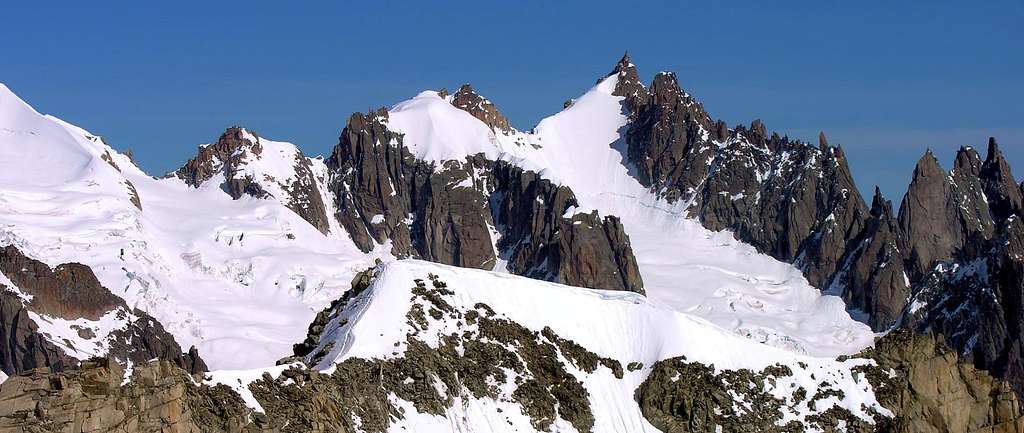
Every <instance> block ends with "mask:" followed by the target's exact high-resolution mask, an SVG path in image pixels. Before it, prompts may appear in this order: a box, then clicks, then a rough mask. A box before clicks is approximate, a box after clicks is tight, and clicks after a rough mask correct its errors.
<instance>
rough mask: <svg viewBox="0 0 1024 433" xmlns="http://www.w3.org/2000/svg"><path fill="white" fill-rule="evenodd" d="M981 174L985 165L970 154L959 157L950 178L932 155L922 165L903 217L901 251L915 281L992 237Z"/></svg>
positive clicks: (967, 151) (964, 152)
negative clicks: (940, 262) (915, 277)
mask: <svg viewBox="0 0 1024 433" xmlns="http://www.w3.org/2000/svg"><path fill="white" fill-rule="evenodd" d="M980 170H981V159H980V158H979V157H978V153H977V152H975V151H974V150H973V149H971V148H961V149H960V151H958V152H957V156H956V161H955V163H954V166H953V170H952V171H951V172H950V173H946V172H945V171H944V170H942V167H941V166H940V165H939V162H938V160H936V159H935V156H934V155H933V154H932V153H931V152H930V151H929V152H927V153H925V155H924V156H923V157H921V159H920V160H919V161H918V163H917V167H915V168H914V176H913V178H912V180H911V182H910V187H909V188H908V190H907V195H906V196H905V197H904V198H903V203H902V205H900V213H899V221H900V228H901V230H902V232H903V234H904V240H903V246H902V249H903V250H904V251H905V252H906V254H907V256H908V261H909V264H910V271H911V273H912V275H922V274H924V273H927V272H928V271H929V270H931V268H932V265H933V264H934V263H935V261H937V260H948V259H951V258H952V257H953V255H954V253H956V252H958V251H961V250H963V249H964V248H970V247H972V246H974V245H977V244H978V243H979V242H983V241H984V240H985V239H987V238H989V237H991V235H992V231H993V229H994V223H993V221H992V218H991V216H990V215H989V209H988V206H987V204H986V200H985V195H984V192H983V190H982V186H981V181H980V179H979V177H978V174H979V172H980ZM940 227H941V228H942V229H938V228H940Z"/></svg>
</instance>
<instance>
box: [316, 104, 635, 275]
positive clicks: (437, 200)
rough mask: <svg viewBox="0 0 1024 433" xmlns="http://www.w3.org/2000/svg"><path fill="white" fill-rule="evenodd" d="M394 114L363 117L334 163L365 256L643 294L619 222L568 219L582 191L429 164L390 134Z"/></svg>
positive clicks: (354, 121)
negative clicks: (380, 254)
mask: <svg viewBox="0 0 1024 433" xmlns="http://www.w3.org/2000/svg"><path fill="white" fill-rule="evenodd" d="M387 118H388V113H387V111H386V110H383V109H381V110H378V111H376V112H371V113H366V114H362V113H356V114H353V115H352V117H351V118H350V119H349V123H348V125H347V126H346V127H345V129H344V130H343V131H342V134H341V137H340V139H339V143H338V145H337V146H336V147H335V148H334V151H333V153H332V155H331V157H330V158H329V159H328V160H327V165H328V167H329V169H330V170H331V171H332V172H333V173H336V174H335V176H334V177H333V180H332V183H331V192H332V194H334V196H335V197H336V200H337V201H336V203H335V205H336V208H337V210H338V211H337V218H338V220H339V222H340V223H341V225H342V227H344V228H345V229H346V231H347V232H348V233H349V235H350V236H351V237H352V239H353V241H354V242H355V243H356V245H357V246H359V247H360V248H361V249H363V250H364V251H370V250H372V249H373V248H375V247H376V246H377V245H383V244H386V243H390V246H391V253H392V254H394V255H396V256H398V257H416V258H421V259H425V260H430V261H435V262H439V263H444V264H450V265H457V266H463V267H473V268H479V269H488V270H490V269H494V267H495V265H496V264H497V263H498V259H499V257H500V258H503V259H504V260H506V261H507V262H508V269H509V271H511V272H513V273H516V274H519V275H525V276H529V277H533V278H539V279H546V280H550V281H556V282H561V283H565V284H571V285H576V286H584V287H593V288H600V289H611V290H631V291H637V292H642V287H643V282H642V280H641V278H640V274H639V271H638V269H637V265H636V260H635V258H634V257H633V253H632V249H631V248H630V245H629V239H628V236H627V235H626V234H625V231H624V230H623V228H622V225H621V223H619V222H618V219H617V218H614V217H612V216H606V217H604V218H603V219H602V218H601V217H599V216H598V215H597V214H596V213H590V214H587V213H576V214H572V215H566V211H568V210H569V209H570V208H573V207H575V206H577V205H578V203H577V201H576V199H575V196H574V195H573V193H572V191H571V190H570V189H569V188H567V187H564V186H557V185H554V184H552V183H551V182H550V181H547V180H545V179H543V178H541V177H540V176H539V175H537V174H536V173H534V172H531V171H527V170H523V169H522V168H519V167H517V166H514V165H511V164H508V163H506V162H504V161H490V160H488V159H486V158H485V157H484V156H483V155H472V156H469V157H467V158H466V159H464V160H462V161H457V160H452V161H445V162H444V163H441V164H436V163H432V162H427V161H423V160H419V159H417V158H416V157H414V156H413V155H412V154H410V153H409V151H408V150H407V149H406V148H405V147H404V146H403V144H402V140H403V139H404V137H403V136H402V135H401V134H397V133H394V132H392V131H390V130H388V129H387Z"/></svg>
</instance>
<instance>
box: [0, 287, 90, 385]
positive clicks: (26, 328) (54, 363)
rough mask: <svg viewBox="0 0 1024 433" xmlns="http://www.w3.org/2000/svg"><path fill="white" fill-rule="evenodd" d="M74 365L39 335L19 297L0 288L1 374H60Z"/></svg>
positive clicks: (72, 361) (73, 361)
mask: <svg viewBox="0 0 1024 433" xmlns="http://www.w3.org/2000/svg"><path fill="white" fill-rule="evenodd" d="M77 364H78V360H76V359H74V358H71V357H69V356H67V355H65V354H64V351H63V350H61V349H60V348H58V347H57V346H55V345H54V344H53V343H51V342H50V341H49V340H47V339H46V337H45V336H43V335H42V334H40V333H39V331H38V327H37V326H36V323H35V322H33V321H32V319H31V318H30V317H29V315H28V309H27V308H25V306H24V305H22V300H21V298H20V297H18V295H17V294H15V293H14V292H12V291H10V290H9V289H8V288H6V287H4V286H2V285H0V371H3V372H4V373H6V374H8V375H12V376H13V375H15V374H21V373H24V372H26V371H29V370H32V369H36V368H44V369H50V370H53V371H62V370H65V369H67V368H69V367H73V366H75V365H77Z"/></svg>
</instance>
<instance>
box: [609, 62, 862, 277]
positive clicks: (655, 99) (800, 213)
mask: <svg viewBox="0 0 1024 433" xmlns="http://www.w3.org/2000/svg"><path fill="white" fill-rule="evenodd" d="M612 75H615V76H618V79H619V82H618V83H617V86H616V88H615V92H614V94H615V95H618V96H623V97H624V98H625V101H624V109H625V110H626V111H628V114H629V118H630V122H629V125H628V126H627V127H626V143H627V155H626V156H627V160H628V161H629V162H630V163H631V164H632V165H633V167H634V168H635V173H636V177H637V179H638V180H639V181H640V183H641V184H643V185H645V186H647V187H649V188H651V189H652V190H653V191H655V192H656V193H658V194H660V195H662V196H663V197H665V198H666V199H668V200H669V201H682V202H683V203H685V204H686V206H687V208H688V209H689V211H690V213H691V215H693V216H695V217H697V218H699V219H700V221H701V222H702V223H703V224H704V226H705V227H707V228H708V229H711V230H724V229H728V230H731V231H732V232H733V233H734V234H735V236H736V237H737V238H738V239H740V240H742V241H745V242H748V243H750V244H752V245H754V246H755V247H757V248H758V250H760V251H762V252H764V253H766V254H770V255H772V256H773V257H776V258H778V259H780V260H784V261H789V262H793V263H795V264H796V265H797V266H798V267H800V268H801V269H802V270H803V271H804V274H805V275H806V276H807V278H808V280H809V281H810V282H811V283H812V284H814V285H817V286H819V287H820V286H823V285H825V284H826V283H827V281H828V280H829V279H831V277H832V276H833V274H834V273H835V272H836V269H837V266H838V264H839V261H840V259H841V257H842V256H843V255H844V254H845V253H846V250H847V248H848V246H849V245H848V240H849V239H851V238H853V237H856V236H857V235H859V234H860V232H861V230H863V229H864V227H865V223H866V221H867V219H868V217H869V212H868V208H867V205H866V204H865V203H864V201H863V199H862V198H861V196H860V193H859V192H858V190H857V188H856V186H855V184H854V182H853V177H852V176H851V174H850V170H849V167H848V165H847V160H846V156H845V154H844V153H843V151H842V149H841V148H839V147H834V146H830V145H829V144H828V141H827V140H826V139H825V137H824V134H822V135H821V136H820V137H819V145H818V147H814V146H811V145H809V144H807V143H804V142H801V141H796V140H790V139H789V138H788V137H780V136H779V135H778V134H774V133H772V134H769V133H768V130H767V128H766V127H765V125H764V124H763V123H762V122H761V121H759V120H755V121H754V122H752V123H751V124H750V125H749V126H737V127H736V128H732V129H730V128H727V127H726V126H725V123H724V122H721V121H714V120H712V118H711V117H710V116H709V115H708V113H707V112H706V111H705V110H704V106H703V105H702V104H701V103H700V102H698V101H697V100H696V99H694V98H693V97H692V96H691V95H690V94H688V93H687V92H685V91H684V90H682V89H681V88H680V87H679V83H678V80H677V78H676V76H675V74H672V73H668V72H662V73H659V74H658V75H657V76H655V78H654V80H653V83H652V84H651V86H650V88H649V89H645V88H644V87H643V86H642V85H641V84H639V82H638V81H637V79H636V76H637V74H636V70H635V67H634V66H633V65H632V64H631V63H629V60H628V58H624V59H623V60H622V61H620V62H619V64H618V65H617V66H616V67H615V69H614V70H613V71H612V73H611V74H609V76H612Z"/></svg>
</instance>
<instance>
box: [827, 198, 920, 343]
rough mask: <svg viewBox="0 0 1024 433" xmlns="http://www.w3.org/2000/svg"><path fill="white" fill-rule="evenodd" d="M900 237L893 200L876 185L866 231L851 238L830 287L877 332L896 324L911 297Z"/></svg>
mask: <svg viewBox="0 0 1024 433" xmlns="http://www.w3.org/2000/svg"><path fill="white" fill-rule="evenodd" d="M900 240H901V237H900V231H899V225H898V224H897V221H896V219H895V218H894V217H893V214H892V203H890V202H889V201H888V200H886V199H885V197H882V193H881V191H880V190H879V189H878V188H875V195H874V198H873V199H872V201H871V216H870V217H869V218H868V220H867V222H866V223H865V226H864V230H863V231H862V232H861V233H860V234H859V235H857V237H856V238H854V239H852V240H851V241H850V245H851V246H852V248H848V251H847V252H846V253H845V254H844V255H843V258H842V259H841V260H840V266H839V269H838V271H837V272H836V273H835V274H834V276H833V277H832V279H831V281H830V282H829V284H828V286H827V287H828V292H829V293H833V294H837V295H839V296H842V297H843V300H844V301H845V302H846V305H847V308H849V309H851V310H854V311H855V312H859V313H861V314H862V315H866V316H864V317H862V319H861V320H864V321H866V322H867V323H868V324H869V325H871V328H872V329H874V330H875V331H884V330H886V329H888V328H889V327H891V326H893V325H894V324H895V323H896V322H897V321H898V320H899V318H900V315H901V314H903V308H904V307H905V306H906V304H907V299H908V298H909V297H910V281H909V280H908V277H907V272H906V271H905V270H904V268H903V254H902V252H901V251H900V248H899V245H900ZM854 315H855V316H856V315H857V314H854Z"/></svg>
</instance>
